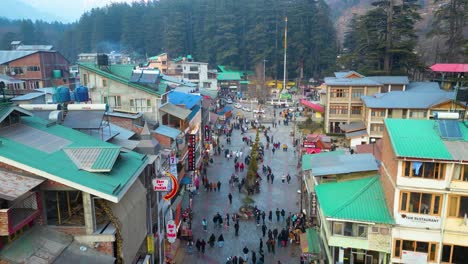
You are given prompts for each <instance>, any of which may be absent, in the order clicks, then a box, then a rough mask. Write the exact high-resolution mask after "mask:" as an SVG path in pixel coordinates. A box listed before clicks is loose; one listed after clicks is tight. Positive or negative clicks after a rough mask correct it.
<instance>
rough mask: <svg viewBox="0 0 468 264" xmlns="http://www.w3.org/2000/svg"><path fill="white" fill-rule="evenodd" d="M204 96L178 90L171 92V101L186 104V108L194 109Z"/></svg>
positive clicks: (176, 103)
mask: <svg viewBox="0 0 468 264" xmlns="http://www.w3.org/2000/svg"><path fill="white" fill-rule="evenodd" d="M201 99H202V97H201V96H200V95H196V94H187V93H182V92H177V91H171V92H170V93H169V102H170V103H171V104H175V105H185V108H186V109H192V108H193V107H194V106H195V105H197V104H198V103H200V101H201Z"/></svg>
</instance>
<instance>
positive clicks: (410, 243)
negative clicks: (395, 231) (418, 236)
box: [402, 240, 415, 251]
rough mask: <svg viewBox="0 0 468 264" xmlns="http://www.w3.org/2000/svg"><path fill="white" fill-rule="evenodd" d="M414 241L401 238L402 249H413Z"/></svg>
mask: <svg viewBox="0 0 468 264" xmlns="http://www.w3.org/2000/svg"><path fill="white" fill-rule="evenodd" d="M414 244H415V243H414V241H410V240H403V247H402V248H403V250H409V251H414Z"/></svg>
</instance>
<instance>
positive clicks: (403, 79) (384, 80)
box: [366, 76, 409, 85]
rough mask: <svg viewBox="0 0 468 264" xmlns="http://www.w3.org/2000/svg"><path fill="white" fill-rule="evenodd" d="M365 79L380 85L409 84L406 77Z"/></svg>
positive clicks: (371, 77) (370, 77)
mask: <svg viewBox="0 0 468 264" xmlns="http://www.w3.org/2000/svg"><path fill="white" fill-rule="evenodd" d="M366 78H368V79H370V80H373V81H375V82H378V83H381V84H399V85H406V84H409V79H408V76H368V77H366Z"/></svg>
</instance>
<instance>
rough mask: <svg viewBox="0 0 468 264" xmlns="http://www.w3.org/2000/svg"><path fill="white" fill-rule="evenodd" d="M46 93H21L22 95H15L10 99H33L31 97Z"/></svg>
mask: <svg viewBox="0 0 468 264" xmlns="http://www.w3.org/2000/svg"><path fill="white" fill-rule="evenodd" d="M44 95H45V94H44V93H39V92H32V93H27V94H23V95H20V96H16V97H13V98H11V99H10V100H11V101H24V100H31V99H34V98H37V97H39V96H44Z"/></svg>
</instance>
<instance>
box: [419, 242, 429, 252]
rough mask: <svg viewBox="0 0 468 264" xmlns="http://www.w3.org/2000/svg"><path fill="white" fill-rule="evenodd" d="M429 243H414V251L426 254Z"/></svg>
mask: <svg viewBox="0 0 468 264" xmlns="http://www.w3.org/2000/svg"><path fill="white" fill-rule="evenodd" d="M428 250H429V243H428V242H416V251H417V252H424V253H426V252H428Z"/></svg>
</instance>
